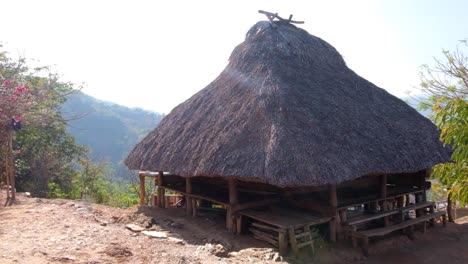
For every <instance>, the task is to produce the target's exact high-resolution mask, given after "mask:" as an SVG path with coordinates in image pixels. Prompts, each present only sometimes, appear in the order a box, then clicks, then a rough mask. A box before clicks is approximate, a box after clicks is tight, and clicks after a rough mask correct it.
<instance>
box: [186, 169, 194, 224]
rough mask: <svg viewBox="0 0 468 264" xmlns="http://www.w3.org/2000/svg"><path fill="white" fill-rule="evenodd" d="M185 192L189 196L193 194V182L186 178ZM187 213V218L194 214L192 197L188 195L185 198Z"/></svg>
mask: <svg viewBox="0 0 468 264" xmlns="http://www.w3.org/2000/svg"><path fill="white" fill-rule="evenodd" d="M185 192H186V193H187V194H189V195H190V194H191V193H192V181H191V179H190V178H189V177H186V178H185ZM185 212H186V214H187V216H190V215H192V214H193V211H192V197H190V196H188V195H186V196H185Z"/></svg>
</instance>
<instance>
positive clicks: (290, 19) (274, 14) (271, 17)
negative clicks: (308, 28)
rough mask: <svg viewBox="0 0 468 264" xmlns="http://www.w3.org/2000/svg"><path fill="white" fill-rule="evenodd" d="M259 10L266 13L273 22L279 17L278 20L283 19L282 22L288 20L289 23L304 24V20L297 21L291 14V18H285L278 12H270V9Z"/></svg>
mask: <svg viewBox="0 0 468 264" xmlns="http://www.w3.org/2000/svg"><path fill="white" fill-rule="evenodd" d="M258 12H259V13H260V14H264V15H266V17H267V18H268V20H269V21H270V22H273V21H274V20H275V19H277V21H281V22H288V23H292V24H304V21H295V20H292V17H293V15H292V14H291V15H289V18H288V19H284V18H282V17H280V16H279V15H278V13H271V12H268V11H263V10H258Z"/></svg>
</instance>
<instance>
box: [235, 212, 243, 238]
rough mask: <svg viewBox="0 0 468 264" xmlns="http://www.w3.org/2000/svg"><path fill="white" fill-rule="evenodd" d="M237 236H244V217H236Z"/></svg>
mask: <svg viewBox="0 0 468 264" xmlns="http://www.w3.org/2000/svg"><path fill="white" fill-rule="evenodd" d="M236 225H237V226H236V234H238V235H240V234H242V232H243V230H242V215H238V216H236Z"/></svg>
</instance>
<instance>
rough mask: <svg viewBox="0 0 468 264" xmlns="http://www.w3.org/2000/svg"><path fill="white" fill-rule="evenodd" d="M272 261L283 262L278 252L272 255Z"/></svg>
mask: <svg viewBox="0 0 468 264" xmlns="http://www.w3.org/2000/svg"><path fill="white" fill-rule="evenodd" d="M272 260H273V261H274V262H281V261H283V257H282V256H280V255H279V253H278V252H276V253H275V254H274V255H273V258H272Z"/></svg>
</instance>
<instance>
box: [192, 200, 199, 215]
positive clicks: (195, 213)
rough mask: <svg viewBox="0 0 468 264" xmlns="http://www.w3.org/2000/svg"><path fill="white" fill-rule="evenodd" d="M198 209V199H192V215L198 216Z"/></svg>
mask: <svg viewBox="0 0 468 264" xmlns="http://www.w3.org/2000/svg"><path fill="white" fill-rule="evenodd" d="M197 214H198V209H197V199H192V216H194V217H195V216H197Z"/></svg>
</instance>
